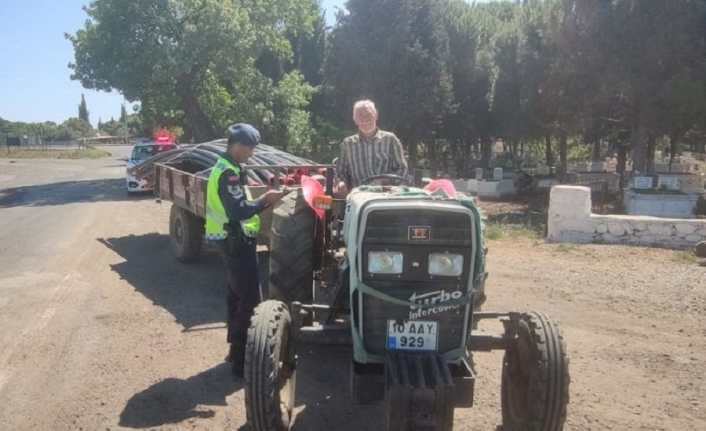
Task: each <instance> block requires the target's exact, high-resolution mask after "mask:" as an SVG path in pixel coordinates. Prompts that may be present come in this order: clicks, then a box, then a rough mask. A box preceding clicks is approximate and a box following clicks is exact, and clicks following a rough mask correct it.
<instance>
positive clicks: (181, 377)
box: [0, 162, 706, 431]
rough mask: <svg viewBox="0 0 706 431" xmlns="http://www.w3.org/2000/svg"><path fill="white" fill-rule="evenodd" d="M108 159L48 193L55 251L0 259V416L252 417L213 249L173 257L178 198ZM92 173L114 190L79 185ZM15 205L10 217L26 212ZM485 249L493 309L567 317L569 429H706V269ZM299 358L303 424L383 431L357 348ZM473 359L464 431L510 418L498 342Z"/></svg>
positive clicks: (210, 425) (181, 423)
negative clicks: (356, 370) (131, 183)
mask: <svg viewBox="0 0 706 431" xmlns="http://www.w3.org/2000/svg"><path fill="white" fill-rule="evenodd" d="M67 163H68V162H67ZM97 163H99V162H93V165H91V166H94V165H96V164H97ZM72 166H73V165H72ZM98 168H100V169H103V168H105V169H103V170H101V171H100V172H101V174H100V175H99V177H105V178H106V179H104V180H101V181H102V182H99V183H96V182H95V181H94V180H91V181H88V182H85V181H84V180H83V177H82V176H81V175H83V174H81V175H78V174H77V176H76V178H75V179H74V180H71V181H70V184H69V183H67V185H66V186H67V187H70V190H72V193H74V195H70V194H69V195H65V194H64V195H62V196H68V197H67V198H66V199H65V200H61V201H57V200H56V199H55V198H53V199H54V200H50V202H49V203H47V202H46V201H42V208H44V209H45V211H46V212H47V215H46V217H56V214H57V211H58V209H59V208H61V206H62V205H68V206H69V207H75V208H77V210H76V212H75V213H72V214H73V215H72V218H71V220H72V221H71V223H68V222H67V223H65V224H63V227H62V231H61V232H62V233H61V236H57V239H56V241H58V243H59V244H60V245H61V247H60V250H59V251H56V252H52V253H51V254H47V255H46V256H44V255H42V254H41V253H40V252H39V251H37V250H33V249H27V250H26V251H22V253H26V256H25V257H24V260H23V262H29V263H27V264H26V267H21V268H19V269H18V268H17V267H12V268H10V267H3V268H2V272H0V429H2V430H115V429H150V430H152V429H154V430H212V429H227V430H239V431H245V430H247V429H248V428H247V426H246V425H245V413H244V407H243V390H242V385H241V383H240V382H239V381H235V380H234V379H233V378H232V377H231V375H230V373H229V370H228V368H227V366H226V365H224V363H223V358H224V356H225V353H226V350H227V349H226V347H227V346H226V343H225V327H224V325H223V321H224V317H225V308H224V297H225V292H224V285H223V268H222V265H221V262H220V260H219V258H218V256H216V255H215V254H212V253H207V254H206V255H205V256H204V259H203V260H202V262H200V263H198V264H194V265H183V264H179V263H177V262H176V261H175V260H174V258H173V257H172V254H171V251H170V249H169V240H168V216H169V204H168V203H163V204H158V203H156V202H155V201H154V200H153V199H151V198H150V197H149V196H147V197H142V198H139V197H138V198H128V197H127V196H124V190H121V185H122V183H121V182H120V181H121V180H120V178H121V175H123V173H124V168H122V167H120V166H119V164H115V167H114V168H112V167H111V168H109V169H108V168H107V167H105V166H98ZM57 169H58V168H57ZM61 169H66V168H65V167H64V166H63V165H62V167H61ZM91 169H93V168H91ZM96 169H97V168H96ZM46 181H47V182H51V181H53V180H51V179H46ZM89 185H90V187H93V188H92V189H91V193H96V190H99V191H100V192H101V193H102V194H101V196H103V198H101V199H94V200H91V199H83V198H81V196H82V195H80V193H79V191H80V190H81V188H82V187H87V186H89ZM2 187H3V185H2V184H0V191H2ZM5 191H7V190H5ZM35 191H36V190H29V191H28V190H27V188H26V187H25V188H23V189H22V190H21V191H20V192H17V193H18V196H23V197H22V198H17V199H16V200H11V201H10V200H5V201H3V200H2V199H0V221H5V220H4V219H3V217H7V216H8V214H11V213H12V212H17V211H24V210H25V209H27V210H28V209H29V208H30V207H31V205H36V206H39V205H38V204H37V203H36V202H34V203H32V202H30V201H29V197H31V196H33V195H32V193H33V192H35ZM53 192H55V193H57V194H59V195H61V193H63V192H62V191H61V190H54V191H53ZM23 193H24V194H23ZM52 196H53V195H52ZM72 196H76V197H75V198H72ZM45 198H46V199H49V198H47V197H45ZM480 205H481V208H483V209H484V210H485V212H486V213H487V214H489V215H493V214H519V215H516V216H514V217H519V218H522V217H528V216H527V208H526V207H524V206H523V205H521V204H519V203H505V204H502V203H488V202H481V203H480ZM66 208H68V207H66ZM28 213H29V212H28ZM52 214H53V215H52ZM15 217H16V218H15V219H13V223H15V224H16V223H19V222H20V220H21V219H22V218H27V216H26V215H25V214H24V213H23V214H20V215H16V216H15ZM0 226H2V228H0V234H2V240H3V247H5V248H7V247H8V246H11V247H14V246H15V244H16V243H17V244H20V246H18V247H20V248H19V249H21V250H24V249H22V248H21V244H22V242H23V240H22V237H21V235H20V234H19V232H13V231H12V229H11V228H10V227H8V225H7V223H5V224H3V223H0ZM52 229H54V228H52ZM57 235H58V234H57ZM488 246H489V248H490V255H489V262H488V270H489V272H490V278H489V279H488V282H487V292H486V293H487V295H488V302H487V303H486V305H485V306H484V310H488V311H490V310H508V309H515V310H536V311H542V312H545V313H547V314H549V315H551V316H553V317H554V318H556V319H557V320H558V321H559V323H560V325H561V327H562V328H563V330H564V335H565V340H566V342H567V347H568V351H569V355H570V360H571V363H570V373H571V386H570V395H571V401H570V404H569V410H568V418H567V421H566V426H565V428H564V429H566V430H609V429H612V430H696V429H703V427H704V424H705V423H706V406H704V402H706V401H704V400H706V385H705V382H704V376H705V375H706V345H705V344H704V342H703V340H704V335H706V268H703V267H699V266H697V265H696V264H695V263H694V260H693V259H691V258H690V257H689V256H688V255H686V254H684V253H679V252H673V251H669V250H658V249H646V248H636V247H630V248H628V247H618V246H607V245H590V246H567V245H557V244H546V243H544V241H542V240H541V239H532V238H526V237H521V238H515V237H505V238H502V239H499V240H493V241H489V243H488ZM47 253H48V252H47ZM45 254H46V253H45ZM2 256H3V255H2V253H0V258H2ZM37 256H40V257H42V258H41V259H39V258H37ZM35 258H36V259H35ZM28 259H29V260H28ZM0 262H2V260H1V259H0ZM480 329H481V330H486V331H494V330H499V329H500V325H499V324H498V323H497V322H494V321H488V322H482V323H481V325H480ZM300 358H301V361H300V368H299V371H298V376H297V383H298V388H297V412H298V416H297V419H296V422H295V425H294V427H293V429H294V430H327V429H338V430H341V431H354V430H355V431H359V430H361V429H368V430H383V429H385V422H384V417H383V412H384V410H383V408H382V407H358V406H353V405H350V397H349V392H348V391H349V387H348V383H349V382H348V379H349V375H348V365H349V360H350V348H349V347H322V346H314V345H305V346H302V348H301V349H300ZM475 359H476V366H477V369H476V371H477V374H478V381H477V384H476V394H475V406H474V407H473V408H470V409H457V410H456V413H455V418H456V419H455V427H454V429H455V430H459V431H471V430H474V431H475V430H478V431H480V430H484V431H485V430H495V429H496V427H497V426H498V425H500V423H501V414H500V368H501V361H502V353H501V352H492V353H479V354H477V355H476V357H475Z"/></svg>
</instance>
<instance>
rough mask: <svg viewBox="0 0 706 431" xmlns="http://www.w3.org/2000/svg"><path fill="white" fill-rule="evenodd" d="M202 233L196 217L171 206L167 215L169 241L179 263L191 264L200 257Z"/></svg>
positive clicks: (202, 228)
mask: <svg viewBox="0 0 706 431" xmlns="http://www.w3.org/2000/svg"><path fill="white" fill-rule="evenodd" d="M203 232H204V226H203V223H201V221H200V220H199V218H198V217H196V216H195V215H193V214H191V213H190V212H188V211H186V210H185V209H183V208H180V207H178V206H176V205H172V209H171V211H170V213H169V241H170V243H171V245H172V250H173V251H174V256H175V257H176V258H177V260H178V261H179V262H181V263H192V262H196V261H197V260H198V259H199V257H201V250H202V249H203Z"/></svg>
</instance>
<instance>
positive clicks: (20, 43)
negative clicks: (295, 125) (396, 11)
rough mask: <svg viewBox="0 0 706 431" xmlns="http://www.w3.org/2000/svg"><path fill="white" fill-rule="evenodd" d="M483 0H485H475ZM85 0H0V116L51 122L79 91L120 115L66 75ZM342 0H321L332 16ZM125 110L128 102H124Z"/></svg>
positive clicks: (111, 96)
mask: <svg viewBox="0 0 706 431" xmlns="http://www.w3.org/2000/svg"><path fill="white" fill-rule="evenodd" d="M476 1H488V0H476ZM88 2H89V0H0V56H1V57H2V58H1V59H0V62H1V63H0V117H1V118H3V119H5V120H9V121H22V122H26V123H35V122H43V121H53V122H55V123H57V124H59V123H62V122H64V121H65V120H67V119H68V118H70V117H77V116H78V105H79V103H80V102H81V94H83V95H84V97H85V98H86V106H87V107H88V111H89V119H90V121H91V123H92V124H93V126H96V125H97V123H98V120H99V119H101V120H103V121H104V122H105V121H108V120H110V118H111V117H114V118H116V119H117V118H119V117H120V105H121V104H122V103H123V101H124V99H123V97H122V95H121V94H119V93H117V92H115V91H113V92H111V93H106V92H102V91H101V92H97V91H93V90H87V89H85V88H83V87H82V86H81V84H80V83H79V82H78V81H72V80H71V69H69V68H68V64H69V62H71V61H73V59H74V56H73V54H74V53H73V47H72V45H71V42H70V41H68V40H67V39H65V38H64V33H75V32H76V30H78V29H80V28H81V27H83V23H84V22H85V20H86V18H87V15H86V13H85V12H84V11H83V9H82V6H83V5H84V4H87V3H88ZM344 3H345V0H321V5H322V7H323V8H325V9H327V13H326V18H327V21H329V22H332V20H333V17H334V14H335V10H334V8H335V7H343V4H344ZM126 106H127V108H128V112H129V113H130V112H132V108H131V106H132V105H131V104H130V103H126Z"/></svg>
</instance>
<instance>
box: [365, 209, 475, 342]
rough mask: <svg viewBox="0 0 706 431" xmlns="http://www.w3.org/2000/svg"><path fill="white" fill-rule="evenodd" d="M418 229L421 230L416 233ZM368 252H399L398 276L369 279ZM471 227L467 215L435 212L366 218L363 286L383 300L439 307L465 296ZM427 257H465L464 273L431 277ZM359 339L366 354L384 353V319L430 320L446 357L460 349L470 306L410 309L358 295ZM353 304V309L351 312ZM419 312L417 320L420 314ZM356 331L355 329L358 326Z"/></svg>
mask: <svg viewBox="0 0 706 431" xmlns="http://www.w3.org/2000/svg"><path fill="white" fill-rule="evenodd" d="M419 229H421V230H419ZM371 251H391V252H401V253H402V254H403V255H404V261H403V270H402V273H401V274H396V275H392V274H384V275H383V274H370V273H368V270H367V268H368V253H369V252H371ZM472 251H473V222H472V220H471V218H470V217H469V215H468V214H467V213H461V212H449V211H445V210H434V209H433V207H430V208H429V209H424V210H414V211H404V210H400V209H380V210H375V211H372V212H371V213H370V214H369V215H368V218H367V223H366V225H365V233H364V237H363V244H362V248H361V261H360V268H361V270H362V278H363V281H364V282H365V283H366V284H367V285H369V286H371V287H373V288H375V289H377V290H380V291H382V292H384V293H386V294H388V295H391V296H393V297H395V298H399V299H402V300H406V301H410V300H412V299H413V298H414V299H415V301H416V302H419V301H428V302H429V303H432V304H434V303H439V302H443V301H445V300H448V299H450V298H451V295H452V294H454V295H456V296H461V295H464V296H465V293H466V291H467V288H468V280H469V276H470V272H471V258H472V256H473V253H472ZM430 253H453V254H461V255H463V257H464V263H463V272H462V274H461V275H460V276H458V277H440V276H435V277H433V276H430V275H429V272H428V260H429V254H430ZM358 300H359V301H360V300H362V302H363V303H362V304H360V305H362V316H361V317H362V319H361V320H362V322H357V323H358V324H362V335H363V344H364V346H365V349H366V350H367V351H369V352H371V353H377V354H385V353H386V351H387V321H388V319H405V320H406V319H412V320H430V321H437V322H439V323H438V334H439V338H438V344H437V347H438V348H437V352H438V353H445V352H448V351H450V350H453V349H457V348H460V347H462V346H464V345H465V340H464V339H463V333H464V329H466V328H465V326H466V320H465V317H466V313H467V312H470V310H469V309H470V307H471V306H470V305H469V304H467V305H463V306H456V307H446V309H438V308H437V309H434V308H432V309H425V310H419V309H414V310H412V309H410V308H409V307H406V306H400V305H395V304H391V303H389V302H385V301H382V300H379V299H377V298H374V297H372V296H370V295H365V294H363V295H362V297H360V299H358ZM357 305H358V304H354V309H355V308H356V306H357ZM420 312H421V314H420ZM359 329H361V328H360V326H359Z"/></svg>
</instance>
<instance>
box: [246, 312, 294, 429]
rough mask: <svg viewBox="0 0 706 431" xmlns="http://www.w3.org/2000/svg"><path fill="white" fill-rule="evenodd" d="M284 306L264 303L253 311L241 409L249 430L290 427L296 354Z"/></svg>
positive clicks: (290, 321) (290, 323) (247, 346)
mask: <svg viewBox="0 0 706 431" xmlns="http://www.w3.org/2000/svg"><path fill="white" fill-rule="evenodd" d="M292 331H293V329H292V320H291V317H290V315H289V310H288V309H287V306H286V305H285V304H284V303H282V302H280V301H275V300H267V301H264V302H262V303H260V305H258V307H257V308H256V309H255V312H254V314H253V317H252V319H251V320H250V328H249V329H248V341H247V345H246V348H245V410H246V412H247V418H248V422H249V423H250V426H251V427H252V430H253V431H287V430H289V428H290V427H291V425H292V419H293V410H294V391H295V386H296V354H295V349H294V337H293V334H292Z"/></svg>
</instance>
